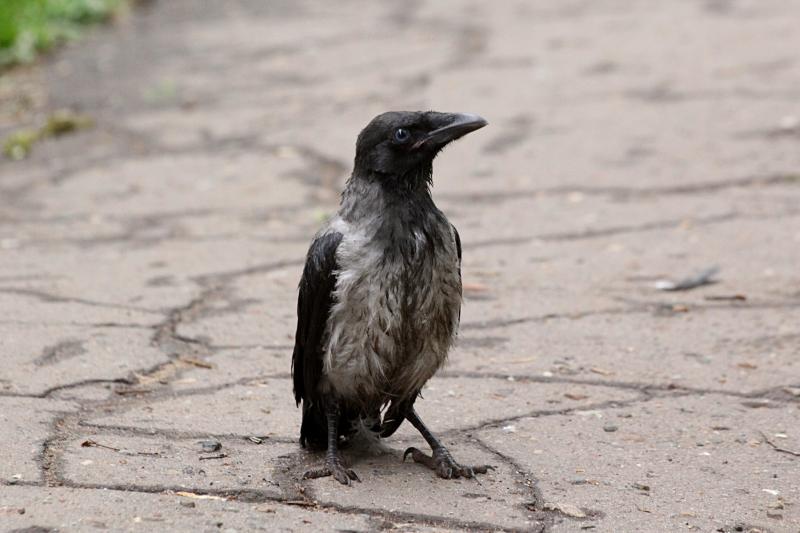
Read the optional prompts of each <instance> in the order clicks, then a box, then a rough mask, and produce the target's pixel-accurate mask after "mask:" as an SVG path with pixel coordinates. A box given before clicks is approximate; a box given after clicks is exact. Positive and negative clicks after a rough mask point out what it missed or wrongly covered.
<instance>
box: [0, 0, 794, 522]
mask: <svg viewBox="0 0 800 533" xmlns="http://www.w3.org/2000/svg"><path fill="white" fill-rule="evenodd" d="M798 14H800V11H798V6H797V5H795V4H793V3H788V2H783V1H780V0H737V1H736V2H726V1H718V0H708V1H702V2H698V1H697V0H675V1H674V2H663V3H658V4H657V5H656V4H654V3H653V2H651V1H648V0H598V1H593V2H570V3H560V2H553V1H551V0H533V1H530V0H510V1H508V2H504V3H503V5H502V6H497V5H495V4H491V3H487V2H480V1H479V0H465V1H464V2H460V3H459V4H458V7H457V8H456V7H454V4H453V2H432V1H427V0H421V1H418V2H411V3H408V2H406V3H391V2H386V3H368V4H365V3H363V2H361V3H360V2H337V3H335V4H333V3H324V2H320V1H318V0H308V1H304V2H287V1H280V2H268V3H265V2H258V1H256V0H242V1H240V2H236V3H235V5H229V3H220V2H212V1H208V0H203V1H201V2H200V3H199V4H198V2H196V1H193V2H189V1H188V0H175V1H171V2H158V3H155V4H153V5H152V6H146V7H142V6H137V7H136V8H135V9H133V10H131V13H130V14H129V15H128V16H126V17H123V18H121V19H120V20H119V21H117V23H116V24H113V25H109V26H106V27H100V28H97V31H92V32H89V34H88V35H86V36H85V37H84V38H83V39H84V40H83V41H82V42H79V43H77V44H75V45H73V46H69V47H64V48H62V49H60V50H59V51H58V52H56V53H55V54H54V55H52V56H50V57H49V58H47V60H46V61H43V62H41V63H39V64H36V65H33V66H31V67H26V69H24V70H23V71H20V70H12V71H9V72H8V73H4V78H3V79H4V80H5V79H6V77H7V78H8V80H9V82H8V83H5V84H3V85H2V86H1V87H0V100H2V102H4V103H6V102H9V103H10V105H8V106H5V107H4V110H5V108H6V107H7V108H8V110H6V111H7V112H5V113H0V136H2V137H5V136H7V135H8V134H10V133H12V131H14V130H16V129H18V128H22V127H28V126H31V125H34V123H38V122H41V120H42V119H43V117H45V116H46V115H47V114H48V113H49V112H50V111H51V110H54V109H58V108H71V109H76V110H80V111H81V112H85V113H88V114H90V115H91V116H92V118H93V119H94V121H95V126H94V127H93V128H91V129H87V130H83V131H81V132H77V133H75V134H71V135H63V136H59V137H58V138H54V139H48V140H46V141H43V142H40V143H37V145H36V146H35V147H34V150H33V151H32V153H31V154H30V157H29V158H27V159H26V160H24V161H18V162H12V161H6V162H4V163H3V164H2V165H0V192H2V196H3V199H4V200H5V201H4V202H0V220H2V222H3V223H2V224H1V225H0V256H1V257H2V261H0V339H2V340H0V357H2V358H3V360H4V361H6V363H7V364H6V365H5V366H4V371H3V372H2V373H0V394H3V395H4V396H1V397H0V403H2V404H3V406H4V407H5V417H6V418H5V420H4V421H5V422H6V426H5V427H10V428H11V430H10V431H8V432H6V434H4V437H0V444H3V445H4V448H5V449H6V450H8V453H9V457H10V459H11V460H10V461H6V462H4V463H2V464H0V474H1V475H0V477H2V478H3V479H2V480H0V481H4V482H5V483H8V482H9V481H8V476H14V475H15V474H21V475H22V479H21V480H20V481H19V482H18V483H17V484H16V485H2V484H0V494H1V495H0V501H2V504H0V529H3V530H6V529H14V528H25V527H33V526H42V527H49V528H59V529H61V530H70V531H71V530H84V529H90V528H107V529H112V530H123V531H127V530H130V531H137V530H141V529H145V528H149V529H153V528H156V529H158V530H162V529H163V530H176V531H182V530H186V531H197V530H200V531H206V530H208V531H219V530H223V531H225V530H241V531H250V530H258V529H260V528H261V529H266V530H270V531H272V530H276V529H279V530H280V529H281V528H283V529H285V530H291V531H305V530H311V531H313V530H336V529H339V530H356V531H366V530H378V529H396V530H400V531H449V530H453V531H461V530H465V529H470V528H472V529H482V530H502V529H503V528H506V529H510V530H524V531H529V530H530V531H542V530H543V529H545V528H546V529H547V530H551V529H552V530H553V531H572V530H574V531H581V530H582V529H581V528H582V527H588V526H595V529H596V530H610V531H629V530H631V531H632V530H636V531H640V530H641V531H658V530H666V531H674V530H677V529H689V528H695V529H700V530H712V531H713V530H716V529H719V528H722V529H723V530H726V531H732V530H736V529H737V527H738V528H740V529H741V530H744V531H747V530H750V529H758V530H763V531H776V532H777V531H795V530H797V521H798V517H797V508H798V507H797V502H796V501H795V500H796V499H797V496H798V495H797V494H796V483H793V482H792V481H793V480H794V479H795V478H796V477H797V476H794V477H792V474H793V473H794V470H795V469H796V461H795V458H794V457H793V456H791V455H790V454H788V453H784V452H780V451H777V450H776V449H773V448H772V447H770V446H769V445H768V444H764V443H763V442H761V443H758V442H759V441H760V439H761V436H760V433H759V431H764V433H765V434H766V435H768V436H769V437H770V438H771V439H772V441H773V442H774V443H776V445H778V446H785V447H786V449H789V450H797V447H798V445H797V442H798V440H797V437H798V436H797V435H796V434H795V433H794V426H795V425H796V424H794V423H793V422H795V420H796V419H797V414H798V413H797V405H796V404H797V402H796V401H795V400H796V397H797V394H798V391H800V370H799V369H798V368H797V361H796V352H797V349H796V347H797V345H798V340H800V337H798V335H799V333H798V329H797V326H796V322H797V321H796V317H795V315H796V314H797V313H796V311H797V308H798V305H800V278H799V277H798V274H797V264H798V262H800V247H798V246H797V244H798V243H800V232H798V224H797V219H798V215H800V212H798V207H797V206H798V201H800V181H798V168H800V167H799V165H800V159H799V157H800V156H798V154H800V151H798V150H797V140H798V132H799V131H800V129H799V128H800V125H798V124H799V123H800V120H798V112H797V106H796V102H797V100H798V97H799V96H800V93H799V92H798V89H797V87H798V84H799V83H800V63H799V62H797V61H796V60H795V58H794V57H793V56H792V54H790V53H788V52H787V51H788V50H792V49H797V48H798V46H797V41H798V35H800V34H798V32H797V31H796V20H797V16H798ZM17 76H21V78H17ZM31 80H33V81H31ZM32 83H33V85H34V86H33V87H32V88H31V84H32ZM20 88H21V89H20ZM9 91H10V94H12V95H13V94H15V91H17V92H20V91H21V92H20V94H21V95H22V96H20V98H16V97H14V96H11V97H7V94H8V93H9ZM22 93H25V94H22ZM28 101H32V102H33V103H32V105H33V108H34V111H33V112H32V113H28V112H26V111H25V110H24V109H23V107H25V106H22V107H20V105H18V102H28ZM26 105H27V104H26ZM41 106H45V107H43V108H41V109H40V107H41ZM402 108H407V109H431V108H434V109H441V110H445V111H471V112H476V113H480V114H481V115H483V116H486V118H487V119H488V120H489V122H490V126H489V127H488V128H486V129H485V130H482V131H481V132H480V133H479V134H476V135H475V136H469V137H467V138H465V139H463V140H461V141H459V143H458V144H457V145H456V146H455V147H453V148H452V150H453V151H452V152H451V151H450V150H448V151H447V153H445V154H443V156H442V157H440V158H439V159H438V160H437V162H436V172H435V177H434V188H433V196H434V198H435V200H436V202H437V204H438V205H439V206H440V207H441V208H442V210H443V211H444V212H445V213H446V214H447V215H448V217H450V218H451V220H452V221H453V222H454V223H455V225H456V226H457V227H458V228H459V231H460V234H461V238H462V242H463V245H464V262H463V269H462V270H463V279H464V284H465V294H466V299H467V301H466V304H465V306H464V309H463V313H462V328H461V332H460V340H459V344H458V346H457V347H456V348H455V350H453V352H452V353H451V354H450V358H449V363H448V366H447V367H446V368H445V369H444V370H443V372H442V373H441V374H440V375H439V376H438V377H436V378H434V380H432V381H431V383H430V386H429V387H428V388H427V389H426V390H425V391H424V398H423V399H421V400H419V402H418V403H417V408H418V410H419V412H420V415H421V416H422V418H423V419H424V420H425V421H426V422H427V423H428V424H429V426H430V427H431V429H432V430H433V431H434V432H435V433H437V434H438V435H439V436H440V437H441V439H442V440H443V442H445V444H447V445H448V446H449V447H450V449H451V450H452V452H453V454H454V455H455V456H456V458H457V459H460V460H462V461H464V462H473V461H474V462H491V463H493V464H495V463H496V464H497V466H498V470H497V471H495V472H492V473H490V474H488V475H486V476H484V477H483V479H482V480H481V483H482V484H478V483H477V482H467V481H463V480H461V481H455V482H450V481H444V480H439V479H436V478H435V477H434V476H433V475H432V474H431V473H430V472H429V471H427V470H425V469H423V468H422V467H421V466H419V465H413V464H409V463H406V464H403V463H402V462H401V461H400V454H401V452H402V451H403V450H404V449H405V447H407V446H412V445H413V446H420V447H423V446H424V443H423V441H422V439H421V438H420V436H419V435H418V434H417V433H416V432H415V431H414V430H413V428H411V427H410V426H409V425H408V424H404V425H403V426H402V427H401V428H400V430H399V431H398V432H397V434H396V435H394V436H393V437H392V438H391V439H389V440H387V442H386V444H387V446H388V447H389V448H390V450H391V451H390V453H389V454H388V455H385V456H381V457H373V456H371V455H368V454H362V453H361V452H360V451H359V450H358V449H350V450H348V451H347V456H348V458H350V459H351V460H352V461H353V463H354V467H355V468H356V469H357V470H358V471H359V473H361V474H362V478H363V479H364V481H363V483H361V484H356V485H355V486H353V487H349V488H342V487H340V486H339V485H337V484H336V483H335V482H334V481H332V480H330V479H320V480H313V481H302V482H301V481H299V480H298V478H299V477H300V475H301V474H302V472H303V470H304V469H305V468H307V467H309V466H311V465H314V464H316V463H317V462H318V461H319V460H320V459H321V457H320V456H319V455H318V454H313V453H307V452H305V451H303V450H301V449H300V447H299V445H298V444H297V442H296V441H297V431H298V425H299V421H300V411H299V410H298V409H297V408H296V407H295V406H294V401H293V397H292V392H291V381H290V379H289V378H288V375H289V374H288V373H289V369H290V353H291V349H292V344H293V335H294V329H295V309H296V308H295V305H296V296H297V282H298V280H299V277H300V274H301V271H302V262H303V258H304V255H305V253H306V250H307V247H308V244H309V242H310V240H311V238H312V236H313V235H314V233H315V232H316V231H317V228H318V227H319V225H320V224H321V223H322V221H323V220H324V219H325V217H327V216H329V215H330V214H332V213H333V212H335V210H336V207H337V204H338V200H339V192H340V190H341V187H342V185H343V183H344V181H345V179H346V178H347V176H348V174H349V172H350V168H351V162H352V158H353V143H354V139H355V136H356V135H357V133H358V132H359V131H360V130H361V128H362V127H363V126H364V124H365V122H366V121H367V120H369V119H370V118H371V117H372V116H374V115H376V114H378V113H380V112H382V111H385V110H387V109H402ZM33 115H36V116H33ZM712 265H717V266H719V267H720V272H719V274H718V276H717V278H718V281H717V283H715V284H712V285H708V286H704V287H701V288H697V289H694V290H691V291H687V292H678V293H666V292H661V291H658V290H656V289H655V288H654V286H653V285H654V283H655V282H656V281H657V280H658V279H661V278H671V279H678V278H681V277H683V276H686V275H690V274H692V273H694V272H697V271H698V270H702V269H704V268H707V267H710V266H712ZM737 295H741V296H743V297H744V300H742V299H738V300H737V299H730V298H731V297H735V296H737ZM719 297H723V299H722V300H720V299H718V298H719ZM725 297H727V298H728V299H724V298H725ZM714 298H717V299H714ZM131 376H133V377H134V378H135V382H134V383H132V384H129V385H123V384H120V383H109V382H108V381H109V380H115V379H119V378H124V377H131ZM509 377H511V378H512V379H513V380H509ZM704 391H706V392H707V393H706V394H704V395H703V394H701V393H703V392H704ZM714 391H716V393H713V394H712V393H711V392H714ZM15 395H16V396H15ZM36 396H46V397H47V399H45V398H37V397H36ZM60 413H69V416H67V417H66V418H65V419H64V420H63V421H62V423H61V424H58V425H55V426H54V425H53V424H54V421H55V420H56V419H57V418H58V417H59V416H60ZM714 428H716V429H714ZM723 428H730V429H723ZM254 435H255V436H258V437H262V438H263V437H269V438H265V439H264V443H262V444H258V445H257V444H255V443H253V442H252V441H249V440H246V437H248V436H254ZM207 438H214V439H217V440H219V441H220V442H221V443H222V446H223V448H222V451H223V452H226V453H229V457H225V458H221V459H219V460H215V459H209V460H203V461H202V468H203V470H204V471H205V472H206V474H205V475H204V476H203V475H201V474H199V469H198V467H199V465H200V460H199V458H198V456H197V450H196V449H195V448H194V446H195V445H196V443H197V441H198V440H201V439H207ZM3 439H5V440H3ZM87 439H91V440H95V441H96V442H98V443H102V444H106V445H109V446H111V447H112V448H118V449H120V450H125V451H124V452H123V451H120V452H116V451H113V450H110V449H107V448H102V447H81V446H80V444H81V443H82V442H84V441H85V440H87ZM45 440H47V442H48V447H47V456H46V457H45V458H44V459H42V458H41V454H42V447H43V443H44V442H45ZM129 450H133V451H159V452H161V453H162V455H160V456H147V455H127V453H128V451H129ZM492 450H495V451H496V453H495V451H492ZM706 454H709V455H706ZM87 461H92V462H91V463H86V464H83V463H84V462H87ZM121 461H124V462H121ZM725 461H727V462H725ZM44 467H46V468H44ZM187 467H188V469H186V468H187ZM4 469H5V470H4ZM648 475H650V476H651V477H648ZM774 476H777V477H774ZM62 478H65V479H66V480H67V482H68V483H69V484H73V485H74V484H78V485H80V486H82V487H84V488H75V487H73V488H48V487H46V486H44V485H45V484H46V483H59V482H63V481H64V479H62ZM264 479H266V480H268V481H264ZM212 482H213V483H214V485H213V486H212V485H211V483H212ZM31 484H38V485H40V486H29V485H31ZM181 486H185V487H187V488H190V489H193V490H197V491H200V490H202V491H204V492H208V493H211V496H215V495H218V497H222V496H224V497H236V498H238V499H237V500H229V501H220V500H214V499H211V500H209V499H192V498H189V497H187V496H184V497H179V496H176V495H175V494H174V490H173V489H175V488H177V487H181ZM89 487H91V488H89ZM645 487H648V488H645ZM301 490H305V491H306V492H305V493H303V492H301ZM142 491H146V492H148V493H144V492H142ZM775 491H777V493H776V492H775ZM151 492H152V493H151ZM648 494H649V496H648ZM314 499H316V500H318V501H319V505H317V506H313V505H314V504H313V501H312V500H314ZM287 500H290V501H291V502H292V503H287ZM181 503H184V504H187V503H194V504H195V507H187V506H184V505H181ZM294 504H299V505H294ZM309 504H311V505H312V507H306V506H307V505H309ZM545 506H546V508H545ZM18 507H25V508H26V513H25V514H24V515H20V514H18V513H17V514H15V512H16V511H15V510H14V509H16V508H18ZM781 507H782V508H781ZM570 514H572V515H575V514H578V515H579V514H586V515H587V516H586V517H584V518H581V519H576V518H574V517H573V518H570V517H569V516H568V515H570Z"/></svg>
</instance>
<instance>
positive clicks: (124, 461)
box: [64, 432, 297, 498]
mask: <svg viewBox="0 0 800 533" xmlns="http://www.w3.org/2000/svg"><path fill="white" fill-rule="evenodd" d="M198 437H199V435H198ZM198 437H195V438H175V437H172V436H161V435H158V434H156V435H150V436H144V437H139V436H136V437H122V436H118V435H106V434H103V433H93V432H90V433H85V434H81V435H80V436H79V437H77V438H75V439H71V440H70V441H68V442H67V443H66V444H65V446H64V449H65V450H66V453H65V454H64V463H65V466H64V477H65V478H66V479H67V480H68V483H70V484H75V485H79V486H89V485H94V484H97V482H98V480H101V479H102V480H103V483H104V484H109V485H114V486H117V487H135V489H134V490H144V491H146V490H150V489H158V490H166V489H169V490H183V491H189V492H204V491H208V490H213V491H224V490H259V491H263V492H264V493H266V494H269V495H271V496H273V497H276V498H277V497H278V496H280V492H279V487H280V481H282V478H278V477H277V476H274V475H273V472H274V471H275V470H276V469H277V468H278V458H279V457H280V456H282V455H286V454H289V453H291V452H295V451H297V446H296V445H294V444H291V445H289V444H280V443H275V444H273V443H270V441H269V439H264V440H263V443H262V444H258V445H257V444H255V443H253V442H250V441H247V440H245V439H241V438H240V439H222V440H220V441H217V442H219V443H220V449H219V450H215V451H207V452H206V451H203V449H202V447H201V446H200V442H202V441H203V439H202V438H198ZM111 448H113V449H111ZM220 455H222V456H223V457H219V456H220ZM217 457H219V458H217Z"/></svg>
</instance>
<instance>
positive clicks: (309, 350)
mask: <svg viewBox="0 0 800 533" xmlns="http://www.w3.org/2000/svg"><path fill="white" fill-rule="evenodd" d="M341 240H342V234H341V233H338V232H329V233H325V234H323V235H320V236H319V237H317V238H316V239H314V242H312V243H311V247H310V248H309V250H308V255H307V256H306V266H305V268H304V269H303V277H302V278H301V279H300V294H299V297H298V299H297V332H296V334H295V339H294V353H293V354H292V378H293V380H294V399H295V401H296V402H297V403H298V404H299V403H300V400H302V399H303V398H306V399H307V400H308V399H310V398H312V397H313V396H314V395H315V394H316V388H317V384H318V383H319V379H320V377H321V375H322V358H323V349H324V346H323V342H324V336H325V327H326V325H327V322H328V315H329V314H330V309H331V305H333V291H334V289H335V287H336V276H337V273H336V270H337V268H338V267H337V263H336V249H337V247H338V246H339V243H340V242H341Z"/></svg>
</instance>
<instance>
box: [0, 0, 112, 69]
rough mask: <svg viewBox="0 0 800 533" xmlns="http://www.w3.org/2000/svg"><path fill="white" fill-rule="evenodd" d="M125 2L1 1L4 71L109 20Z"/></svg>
mask: <svg viewBox="0 0 800 533" xmlns="http://www.w3.org/2000/svg"><path fill="white" fill-rule="evenodd" d="M123 2H124V0H0V68H1V67H6V66H9V65H13V64H17V63H26V62H29V61H32V60H33V59H34V58H35V57H36V54H37V53H39V52H42V51H45V50H47V49H48V48H51V47H52V46H54V45H55V44H57V43H59V42H62V41H65V40H68V39H73V38H75V37H76V36H77V35H78V34H79V32H80V28H81V26H83V25H86V24H90V23H93V22H97V21H101V20H105V19H106V18H108V16H109V15H110V14H111V13H112V12H113V11H114V10H115V9H116V8H117V7H119V6H120V5H121V4H122V3H123Z"/></svg>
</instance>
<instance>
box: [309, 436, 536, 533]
mask: <svg viewBox="0 0 800 533" xmlns="http://www.w3.org/2000/svg"><path fill="white" fill-rule="evenodd" d="M399 455H401V453H399V452H398V451H396V452H395V453H393V454H387V455H382V456H378V457H372V458H368V459H365V458H363V457H362V458H360V459H359V460H358V461H357V462H354V463H353V469H354V470H355V471H356V472H357V473H358V475H359V476H360V477H361V478H362V479H363V482H362V483H355V484H353V485H352V486H351V487H348V489H347V490H342V488H341V487H340V486H338V485H336V484H334V482H331V480H330V479H325V478H323V479H318V480H314V481H313V482H312V483H310V484H309V487H310V490H312V491H313V495H314V498H316V499H317V500H319V501H320V502H322V503H329V502H330V503H335V504H336V505H339V506H343V507H348V508H353V507H354V508H357V509H358V508H364V507H366V508H377V507H380V508H387V509H388V510H390V511H391V512H399V513H409V514H412V513H413V514H415V515H421V516H441V517H445V518H447V519H451V520H458V521H460V522H462V523H471V522H472V523H476V524H481V523H483V524H487V523H488V524H493V526H488V529H494V528H499V527H515V528H519V529H521V530H525V529H532V528H535V527H538V524H539V522H538V521H537V520H535V518H533V517H531V516H529V515H530V513H529V511H528V510H527V509H526V504H527V503H530V501H531V498H532V495H531V492H530V488H528V487H526V486H525V485H524V484H522V483H519V482H517V481H515V472H514V469H513V468H512V467H510V466H509V465H507V464H504V463H502V462H500V461H498V459H497V457H496V456H494V455H493V454H490V453H487V452H485V451H482V450H480V449H477V448H475V447H472V446H468V445H466V446H465V445H462V446H459V447H458V455H457V456H456V460H457V461H459V462H461V464H491V465H494V466H496V467H497V470H494V471H491V472H490V473H488V474H486V475H482V476H481V477H480V479H479V480H474V479H472V480H464V479H458V480H442V479H439V478H437V477H436V476H435V475H434V474H433V473H432V472H431V471H430V470H428V469H427V468H425V467H422V466H420V465H416V464H411V463H409V462H406V463H402V462H401V461H400V458H399ZM312 464H313V463H312ZM431 493H435V494H436V498H431V497H429V496H428V495H429V494H431ZM484 527H487V526H484Z"/></svg>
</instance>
